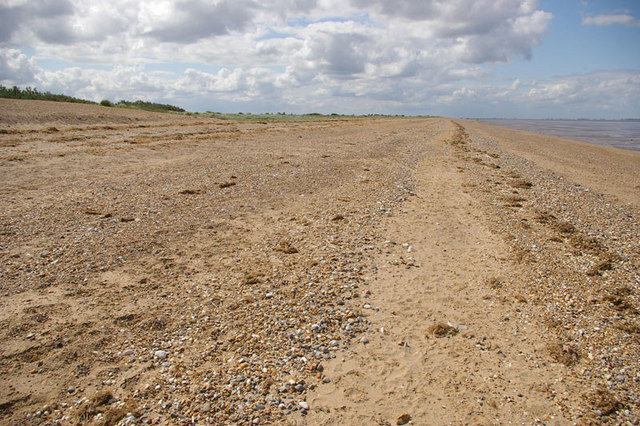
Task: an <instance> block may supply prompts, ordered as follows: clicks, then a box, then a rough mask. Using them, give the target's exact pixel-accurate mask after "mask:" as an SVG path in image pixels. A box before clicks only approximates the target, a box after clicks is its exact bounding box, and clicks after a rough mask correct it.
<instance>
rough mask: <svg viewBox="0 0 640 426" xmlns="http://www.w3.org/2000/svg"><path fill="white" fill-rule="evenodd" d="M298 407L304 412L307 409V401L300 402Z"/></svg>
mask: <svg viewBox="0 0 640 426" xmlns="http://www.w3.org/2000/svg"><path fill="white" fill-rule="evenodd" d="M298 405H299V406H300V408H302V409H303V410H305V411H307V410H308V409H309V404H307V401H300V403H299V404H298Z"/></svg>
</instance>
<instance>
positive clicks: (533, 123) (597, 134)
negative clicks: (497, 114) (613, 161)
mask: <svg viewBox="0 0 640 426" xmlns="http://www.w3.org/2000/svg"><path fill="white" fill-rule="evenodd" d="M481 121H482V122H483V123H487V124H491V125H493V126H500V127H508V128H510V129H516V130H526V131H527V132H533V133H539V134H542V135H548V136H558V137H561V138H567V139H573V140H577V141H584V142H591V143H596V144H599V145H607V146H615V147H617V148H624V149H631V150H634V151H640V120H624V121H610V120H481Z"/></svg>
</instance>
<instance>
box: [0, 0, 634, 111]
mask: <svg viewBox="0 0 640 426" xmlns="http://www.w3.org/2000/svg"><path fill="white" fill-rule="evenodd" d="M599 16H600V17H592V18H585V20H583V23H585V24H589V25H604V22H611V23H622V24H625V25H631V24H633V22H636V21H635V20H632V21H629V20H628V18H624V19H623V18H620V17H618V18H615V19H614V18H611V16H618V15H606V16H609V18H607V19H609V21H607V19H604V18H602V17H603V16H605V15H599ZM624 16H627V15H624ZM552 18H553V16H552V15H551V14H550V13H548V12H546V11H544V10H541V9H540V8H539V5H538V3H537V1H535V0H398V1H395V2H389V1H386V0H347V1H345V0H265V1H258V0H192V1H186V0H179V1H170V0H112V1H110V2H103V1H98V0H28V1H27V0H24V1H23V0H12V1H10V2H9V1H5V2H4V3H2V4H1V5H0V19H1V21H2V23H3V25H2V26H0V81H2V82H3V84H5V85H6V84H20V85H32V86H37V87H38V88H39V89H41V90H51V91H60V92H65V93H68V94H71V95H75V96H80V97H86V98H89V99H93V100H100V99H102V98H109V99H112V100H118V99H122V98H127V99H143V100H156V101H166V102H169V103H172V102H173V103H177V104H180V105H181V106H184V107H186V108H190V109H211V108H214V106H215V105H222V102H231V103H232V104H233V105H234V106H235V105H238V106H240V105H248V109H249V108H264V109H265V110H272V111H273V110H274V109H277V110H281V108H284V107H286V108H287V109H289V110H296V111H298V112H305V111H312V110H317V111H320V112H322V111H324V112H356V113H357V112H362V113H366V112H372V111H373V112H394V111H396V112H405V111H415V112H418V113H424V112H433V113H445V112H447V111H443V110H440V111H433V110H431V108H432V107H433V106H442V105H444V106H447V105H448V106H450V107H451V108H456V107H460V106H461V105H465V104H467V105H468V104H469V103H471V102H479V100H483V102H479V103H487V104H489V105H491V104H495V105H498V104H499V103H503V104H504V103H505V102H508V100H512V101H513V102H515V101H516V100H517V101H518V102H529V103H531V104H532V105H542V104H545V105H566V104H567V103H568V102H571V101H572V100H575V102H579V101H585V102H588V101H589V100H590V99H595V97H596V96H605V98H606V99H614V98H611V97H606V96H608V95H607V94H606V93H608V92H607V91H606V90H604V89H603V90H601V91H600V92H595V90H596V88H597V87H601V86H603V85H606V84H607V82H613V83H614V84H618V85H621V86H620V87H624V88H625V90H629V93H637V89H633V88H632V87H630V85H629V84H631V83H629V84H623V80H624V78H623V76H622V75H621V74H606V75H604V74H603V75H590V76H588V77H583V78H580V77H579V76H574V77H564V78H558V79H556V80H553V81H548V82H544V83H537V84H533V83H530V82H529V83H528V82H526V81H520V80H515V79H513V78H512V79H510V80H509V81H508V82H505V83H504V84H503V85H498V87H496V86H495V84H490V83H489V82H488V80H489V79H490V74H491V72H490V69H491V66H492V65H493V64H496V63H509V62H510V61H512V60H513V59H514V58H517V57H524V58H530V57H531V55H532V49H533V48H534V47H535V46H537V45H539V44H540V43H541V42H542V40H543V38H544V36H545V35H546V33H547V31H548V28H549V24H550V22H551V19H552ZM631 19H633V18H631ZM629 22H631V24H630V23H629ZM16 46H23V47H22V48H16ZM27 46H28V50H27ZM27 51H29V52H35V53H34V54H31V53H30V54H29V55H27V54H26V53H25V52H27ZM42 59H49V60H50V59H56V60H61V61H67V62H69V63H71V64H72V66H69V67H68V68H64V67H62V68H59V69H55V70H50V69H42V68H40V67H38V63H39V61H40V60H42ZM43 63H44V62H43ZM176 63H177V64H176ZM113 64H116V65H113ZM154 64H155V65H159V68H162V65H166V69H168V70H169V71H166V70H165V71H152V70H154V69H158V67H154V66H153V65H154ZM97 65H100V67H98V66H97ZM626 78H627V79H628V81H630V82H632V83H633V82H635V81H636V80H634V79H635V78H637V75H636V76H634V75H633V74H631V75H626ZM635 84H637V83H635ZM590 85H591V86H590ZM609 92H611V93H618V92H620V96H622V98H621V99H626V100H627V101H626V102H627V105H631V106H634V105H635V106H634V108H636V111H637V110H638V106H637V102H636V103H635V104H634V101H633V100H632V99H631V98H630V97H629V96H627V95H624V93H622V92H621V91H619V90H618V89H616V88H615V87H610V89H609ZM589 94H591V95H589ZM589 96H591V97H589ZM639 97H640V96H639ZM605 104H608V103H605ZM612 105H613V104H612ZM340 106H342V108H340ZM612 108H615V105H613V106H612Z"/></svg>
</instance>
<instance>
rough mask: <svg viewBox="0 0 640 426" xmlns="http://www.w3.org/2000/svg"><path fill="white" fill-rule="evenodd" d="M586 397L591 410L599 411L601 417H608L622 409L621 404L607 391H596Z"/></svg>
mask: <svg viewBox="0 0 640 426" xmlns="http://www.w3.org/2000/svg"><path fill="white" fill-rule="evenodd" d="M586 397H587V398H586V399H587V401H589V403H591V405H592V406H593V408H594V409H595V410H598V411H600V412H601V413H602V415H603V416H609V415H611V414H613V413H615V412H616V411H618V410H620V409H621V408H623V407H624V405H623V404H622V402H620V401H619V400H618V399H617V398H616V397H615V396H614V394H613V393H611V391H609V390H607V389H602V388H599V389H596V390H594V391H593V392H591V393H590V394H588V395H587V396H586Z"/></svg>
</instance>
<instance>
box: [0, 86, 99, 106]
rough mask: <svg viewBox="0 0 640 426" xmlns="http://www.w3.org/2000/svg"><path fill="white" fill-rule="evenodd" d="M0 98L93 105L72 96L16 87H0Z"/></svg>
mask: <svg viewBox="0 0 640 426" xmlns="http://www.w3.org/2000/svg"><path fill="white" fill-rule="evenodd" d="M0 98H10V99H34V100H38V101H54V102H75V103H81V104H95V102H91V101H87V100H86V99H78V98H74V97H73V96H67V95H57V94H55V93H51V92H40V91H39V90H38V89H34V88H31V87H27V88H26V89H20V88H19V87H17V86H13V87H4V86H2V85H0Z"/></svg>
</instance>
